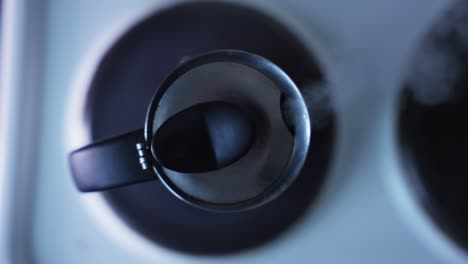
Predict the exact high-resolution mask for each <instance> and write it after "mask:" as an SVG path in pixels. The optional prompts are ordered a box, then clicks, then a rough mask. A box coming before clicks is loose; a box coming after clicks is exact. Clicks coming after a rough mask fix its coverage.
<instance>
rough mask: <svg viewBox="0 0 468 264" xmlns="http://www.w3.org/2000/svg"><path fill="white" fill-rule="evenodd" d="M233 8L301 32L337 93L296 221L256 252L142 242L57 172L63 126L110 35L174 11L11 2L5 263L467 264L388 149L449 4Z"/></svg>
mask: <svg viewBox="0 0 468 264" xmlns="http://www.w3.org/2000/svg"><path fill="white" fill-rule="evenodd" d="M243 2H245V3H246V4H248V5H253V6H256V7H257V8H259V9H262V10H266V12H269V13H272V14H274V15H275V16H277V17H279V19H281V20H283V21H284V22H285V23H286V24H287V25H289V26H290V27H291V28H292V29H293V30H295V31H296V32H299V34H300V35H301V37H302V38H303V39H304V40H305V41H306V43H308V45H310V47H311V49H313V51H314V52H315V54H316V55H317V56H318V59H319V61H320V63H321V64H322V68H323V69H324V70H325V73H326V75H327V76H328V78H329V79H330V82H331V83H332V86H333V87H332V88H333V89H334V94H335V96H336V105H337V107H338V130H337V131H338V133H337V143H336V149H335V153H334V157H333V163H332V168H331V170H330V174H329V175H328V177H327V179H326V183H325V185H324V187H323V190H322V191H321V193H320V194H319V197H318V199H317V201H316V204H315V205H314V206H312V207H311V209H310V211H309V212H308V213H306V215H305V216H304V217H303V218H302V219H301V220H300V222H299V223H298V224H297V225H294V226H293V227H292V228H291V229H290V230H288V231H287V232H286V233H285V234H283V235H282V236H280V237H279V238H278V239H276V240H275V241H273V242H270V243H268V244H266V245H264V246H262V247H260V248H256V249H253V250H249V251H246V252H242V253H239V254H232V255H226V256H209V257H208V256H192V255H187V254H181V253H179V252H176V251H171V250H168V249H165V248H163V247H160V246H158V245H156V244H154V243H152V242H151V241H149V240H146V239H144V238H142V237H140V236H139V235H137V234H136V233H135V232H134V231H132V230H130V229H129V228H128V227H126V226H125V225H124V224H123V223H122V222H120V220H118V219H117V218H116V217H115V215H113V213H112V212H111V210H110V209H109V208H106V206H105V204H104V203H103V202H102V200H101V199H100V197H99V194H85V195H83V194H80V193H78V192H77V190H76V189H75V187H74V185H73V182H72V178H71V176H70V174H69V170H68V167H67V163H66V153H67V151H68V149H70V148H72V147H73V146H74V145H79V140H78V139H79V138H81V137H82V135H71V133H70V128H69V126H70V124H71V123H73V122H75V121H74V120H70V119H72V118H74V116H75V115H74V114H73V112H74V111H76V110H74V109H73V107H74V105H75V103H76V102H75V101H76V99H75V97H74V95H76V94H78V93H79V92H77V91H76V90H77V89H80V88H79V87H82V84H84V83H86V81H87V80H88V78H89V76H90V73H92V70H93V69H94V68H93V67H94V66H95V63H96V62H97V61H98V59H99V58H100V56H101V55H102V53H103V52H104V51H105V49H106V48H107V47H108V46H109V45H110V44H111V43H112V42H113V41H114V40H115V38H116V37H118V36H119V34H120V33H122V32H123V31H125V29H128V28H129V27H130V26H131V25H132V24H133V23H135V22H137V21H138V20H140V19H142V18H143V17H144V16H145V14H149V13H150V12H152V11H154V10H156V9H158V8H161V7H163V6H165V5H167V4H170V1H157V0H120V1H115V0H112V1H111V0H102V1H93V0H81V1H71V0H70V1H67V0H49V1H27V0H10V1H8V0H7V1H5V3H4V8H3V9H4V10H3V11H4V12H5V14H6V15H5V17H3V18H2V19H4V20H3V21H4V23H3V25H2V26H3V30H4V37H5V38H3V39H2V58H1V59H2V63H1V64H2V66H3V67H2V75H1V84H2V85H1V87H2V89H1V91H2V96H1V97H0V100H1V105H0V106H1V112H3V113H4V114H3V117H2V119H0V121H1V122H2V125H1V126H0V128H1V129H2V130H1V132H0V143H1V144H0V145H1V146H0V151H1V152H0V162H2V163H0V217H1V218H2V219H3V221H2V222H0V262H1V263H8V262H9V261H10V262H12V263H47V264H53V263H68V264H74V263H204V264H206V263H236V264H237V263H239V264H240V263H268V264H273V263H427V264H429V263H468V256H467V255H466V253H464V252H463V251H462V250H461V249H460V248H458V247H457V246H456V244H455V243H454V242H452V241H451V240H449V239H448V238H447V237H446V235H445V234H444V233H442V232H441V231H439V229H438V228H437V227H436V226H435V225H434V224H433V223H432V222H431V220H430V219H429V218H428V217H427V216H426V214H425V213H424V212H423V210H422V208H420V207H419V204H418V203H417V202H416V201H415V197H414V194H413V192H412V190H411V189H410V188H409V187H408V186H407V183H406V181H405V172H404V170H402V169H401V164H400V162H399V160H398V154H397V144H396V142H395V138H396V136H395V124H396V122H395V120H396V98H397V94H398V91H399V89H400V88H401V86H402V85H401V83H402V81H403V78H404V73H405V69H406V68H407V67H408V66H407V64H408V60H409V58H410V55H411V53H412V50H413V49H414V48H415V46H416V45H417V43H418V40H419V39H420V38H421V36H422V34H424V32H425V30H426V29H427V27H428V26H429V25H430V23H431V22H432V21H433V20H434V18H436V17H437V16H438V15H440V14H441V12H442V11H443V10H444V9H445V8H447V7H448V6H450V4H451V1H443V0H395V1H385V0H374V1H370V0H354V1H337V0H314V1H307V0H303V1H300V0H298V1H280V0H274V1H243ZM5 113H6V114H5ZM71 138H73V139H76V138H77V140H76V141H73V142H72V140H71ZM201 239H202V238H201Z"/></svg>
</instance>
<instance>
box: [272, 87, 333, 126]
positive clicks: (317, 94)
mask: <svg viewBox="0 0 468 264" xmlns="http://www.w3.org/2000/svg"><path fill="white" fill-rule="evenodd" d="M299 89H300V91H301V94H302V97H303V98H304V101H305V103H306V106H307V109H308V111H309V115H310V119H311V123H312V128H313V129H321V128H324V127H325V126H327V125H328V123H329V122H330V119H331V117H332V111H333V110H332V102H331V89H329V88H328V87H327V85H326V83H325V82H310V83H307V84H305V85H303V86H301V87H299ZM296 107H297V106H296V104H294V103H292V102H290V101H288V100H287V99H286V100H285V101H284V102H282V105H281V110H282V113H283V119H284V122H285V123H286V125H287V126H288V127H289V128H290V127H291V122H290V120H291V117H292V116H293V115H295V114H297V113H298V111H299V109H296Z"/></svg>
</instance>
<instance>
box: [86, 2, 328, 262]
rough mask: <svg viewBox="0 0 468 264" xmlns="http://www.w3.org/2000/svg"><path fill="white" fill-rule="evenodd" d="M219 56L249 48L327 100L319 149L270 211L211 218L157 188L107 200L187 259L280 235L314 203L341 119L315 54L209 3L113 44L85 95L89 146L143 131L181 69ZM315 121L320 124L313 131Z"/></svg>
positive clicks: (134, 225)
mask: <svg viewBox="0 0 468 264" xmlns="http://www.w3.org/2000/svg"><path fill="white" fill-rule="evenodd" d="M220 49H236V50H243V51H247V52H251V53H255V54H258V55H261V56H263V57H265V58H267V59H269V60H271V61H272V62H274V63H275V64H277V65H278V66H279V67H281V69H283V70H284V71H285V72H286V73H287V74H288V75H289V76H290V77H291V78H292V79H293V81H294V82H295V83H296V85H297V86H298V87H299V88H300V89H304V90H306V91H307V96H308V97H312V99H316V98H313V97H314V93H317V94H319V95H320V100H315V101H314V105H312V106H311V108H310V109H312V111H313V113H311V118H312V119H311V122H312V127H313V128H312V130H313V131H312V133H313V141H312V142H311V146H310V149H309V153H308V157H307V161H306V163H305V165H304V167H303V170H302V172H301V174H300V175H299V176H298V178H297V179H296V181H295V182H294V183H293V184H292V186H291V187H290V188H289V189H288V190H287V191H286V192H285V193H283V194H282V195H281V196H280V197H278V198H276V199H275V200H274V201H272V202H270V203H269V204H267V205H265V206H261V207H259V208H256V209H253V210H250V211H244V212H236V213H221V212H209V211H204V210H201V209H198V208H195V207H192V206H190V205H188V204H186V203H184V202H182V201H179V200H178V199H177V198H176V197H174V196H173V195H172V194H171V193H169V192H168V191H167V190H166V189H165V188H164V186H162V183H160V182H159V181H155V182H149V183H143V184H138V185H134V186H131V187H127V188H121V189H115V190H111V191H107V192H104V193H103V194H102V196H103V197H104V199H105V201H106V203H107V204H108V205H109V206H110V207H111V208H112V210H113V212H115V214H116V217H119V218H120V219H121V220H122V221H123V222H125V223H126V225H128V227H129V228H131V229H133V230H135V231H136V232H137V233H138V234H140V235H142V236H144V237H146V238H147V239H149V240H150V241H153V242H154V243H156V244H158V245H161V246H163V247H166V248H169V249H172V250H177V251H181V252H185V253H190V254H201V255H220V254H232V253H236V252H239V251H242V250H247V249H251V248H255V247H258V246H261V245H264V244H265V243H267V242H269V241H271V240H273V239H275V238H277V237H278V236H280V235H281V234H283V233H284V232H285V231H286V230H288V228H289V227H290V226H292V225H293V224H294V223H295V222H296V221H297V220H298V219H300V217H301V216H302V215H303V214H304V213H305V212H306V211H307V210H308V209H309V208H310V206H311V205H312V204H313V201H314V198H315V197H316V196H317V194H318V192H319V190H320V186H321V184H322V182H323V180H324V178H325V177H326V174H327V170H328V168H329V165H330V160H331V156H332V150H333V144H334V135H335V116H334V114H333V113H332V111H331V110H330V109H329V108H327V107H329V102H330V100H329V99H330V98H329V96H328V97H327V96H324V94H328V95H330V94H331V93H330V92H328V88H327V87H326V80H325V77H324V74H323V72H322V70H321V69H320V67H319V64H318V63H317V61H316V60H315V58H314V54H312V53H311V51H310V50H309V49H308V48H307V47H306V46H305V45H304V43H303V42H302V41H301V40H300V38H298V36H296V35H295V34H294V33H293V32H291V31H290V30H288V29H287V28H286V27H285V26H284V25H282V24H281V23H280V22H278V21H276V20H275V19H273V18H272V17H270V16H268V15H266V14H264V13H262V12H259V11H257V10H254V9H252V8H248V7H244V6H241V5H237V4H227V3H212V2H209V3H205V2H196V3H184V4H179V5H175V6H171V7H170V8H167V9H164V10H160V11H157V12H156V13H154V14H153V15H151V16H149V17H147V18H145V19H144V20H143V21H141V22H140V23H138V24H136V25H135V26H134V27H132V28H131V29H129V30H128V31H127V32H126V33H125V34H124V35H123V36H121V37H120V38H119V39H118V40H117V41H116V42H115V44H114V45H113V46H112V47H111V48H110V49H109V50H108V51H107V53H106V54H105V55H104V57H103V59H102V60H101V61H100V63H99V65H98V67H97V69H96V72H95V74H94V76H93V77H92V81H91V84H90V86H89V87H88V89H89V92H88V94H87V102H86V108H85V109H84V113H85V120H88V122H89V123H88V124H87V125H88V128H89V130H88V131H87V133H89V134H90V139H91V140H92V141H96V140H99V139H102V138H107V137H111V136H113V135H118V134H121V133H124V132H126V131H131V130H134V129H139V128H141V124H143V123H144V118H145V114H146V107H147V105H148V104H149V101H150V99H151V96H152V95H153V93H154V91H155V89H157V87H158V86H159V84H160V83H161V82H162V81H163V80H164V78H165V77H166V76H167V75H168V74H169V73H170V72H171V71H172V70H173V69H174V68H175V67H176V65H178V64H179V63H181V62H182V61H184V60H186V59H187V58H190V57H192V56H196V55H199V54H202V53H205V52H208V51H213V50H220ZM322 101H324V102H323V104H324V105H322V106H321V105H320V104H321V102H322ZM314 109H319V110H320V111H315V110H314ZM324 109H328V110H324ZM309 111H310V110H309ZM314 114H315V116H314ZM286 118H287V117H286ZM314 118H315V119H314ZM314 120H315V121H316V120H319V121H320V122H319V124H318V125H316V126H314V122H315V121H314Z"/></svg>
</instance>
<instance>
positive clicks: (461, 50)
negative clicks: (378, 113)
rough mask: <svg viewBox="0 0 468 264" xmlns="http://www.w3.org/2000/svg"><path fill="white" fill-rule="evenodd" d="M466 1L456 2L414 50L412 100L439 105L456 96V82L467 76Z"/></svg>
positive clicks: (411, 84)
mask: <svg viewBox="0 0 468 264" xmlns="http://www.w3.org/2000/svg"><path fill="white" fill-rule="evenodd" d="M466 54H468V1H458V2H457V3H456V4H455V6H454V7H453V8H452V9H451V10H450V11H449V12H447V13H446V14H445V15H444V16H443V17H442V18H441V19H439V20H438V21H437V22H436V24H434V25H433V27H432V28H431V31H430V32H429V34H428V36H427V37H426V39H424V41H423V43H422V45H421V46H420V47H419V49H418V50H417V52H416V54H415V57H414V61H413V64H412V67H411V69H410V70H411V74H410V76H409V86H410V88H411V89H412V91H413V93H414V96H415V98H416V100H418V101H419V102H420V103H423V104H429V105H434V104H440V103H443V102H445V101H447V100H450V99H452V98H453V97H455V96H456V86H457V82H458V81H459V79H460V78H461V77H462V76H463V75H465V74H467V72H468V71H467V70H468V69H467V68H466V66H465V65H466V64H467V61H466V59H465V58H466Z"/></svg>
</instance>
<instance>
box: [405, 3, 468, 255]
mask: <svg viewBox="0 0 468 264" xmlns="http://www.w3.org/2000/svg"><path fill="white" fill-rule="evenodd" d="M459 11H460V10H458V11H457V12H459ZM464 12H465V13H466V14H468V9H465V11H464ZM453 18H454V16H453V14H452V13H450V12H449V14H448V16H446V17H444V19H441V20H440V21H438V23H439V24H438V25H435V27H439V28H437V29H434V28H433V30H431V31H430V32H429V34H428V37H427V38H426V39H425V40H424V41H423V43H422V45H421V48H420V50H418V51H417V52H422V53H420V54H422V55H423V56H416V57H418V58H421V59H420V60H415V64H414V66H413V67H414V68H416V69H420V68H421V67H420V66H422V67H424V69H426V70H424V71H414V72H413V73H411V75H413V76H411V75H410V79H411V78H412V77H414V75H415V74H419V75H420V76H416V77H417V79H418V81H416V82H411V81H409V82H408V85H407V87H406V89H404V91H403V93H402V94H401V98H400V112H399V128H398V135H399V142H400V143H401V157H402V161H403V162H404V163H403V164H405V166H406V167H407V169H408V170H407V171H408V172H409V175H410V180H411V181H410V182H412V183H413V186H414V190H415V192H416V195H417V196H418V198H420V201H421V203H422V205H423V206H424V207H425V209H426V211H427V212H428V214H429V215H430V216H431V218H432V219H433V220H434V221H435V222H436V223H437V224H438V226H440V228H441V229H442V230H444V231H445V233H446V234H448V235H449V236H450V237H451V238H452V239H454V240H455V241H457V242H458V243H459V244H460V245H461V246H462V247H463V248H464V249H465V250H468V203H467V201H468V46H467V45H466V44H463V41H462V39H460V36H459V34H458V33H457V29H456V26H459V22H457V20H456V19H455V20H454V19H453ZM442 23H444V24H443V25H442ZM465 23H466V22H465ZM440 27H442V28H444V30H440ZM465 30H468V28H466V27H465ZM434 58H435V59H434ZM418 64H419V65H418ZM433 65H434V67H432V66H433ZM428 66H430V67H428ZM410 69H411V68H410ZM427 69H431V70H430V71H427ZM448 76H449V77H448ZM434 80H437V82H434ZM427 82H430V83H427ZM418 85H421V87H417V86H418ZM431 89H432V90H431Z"/></svg>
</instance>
